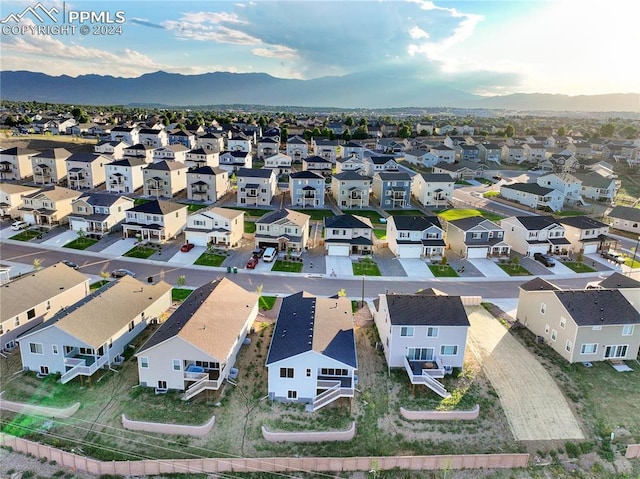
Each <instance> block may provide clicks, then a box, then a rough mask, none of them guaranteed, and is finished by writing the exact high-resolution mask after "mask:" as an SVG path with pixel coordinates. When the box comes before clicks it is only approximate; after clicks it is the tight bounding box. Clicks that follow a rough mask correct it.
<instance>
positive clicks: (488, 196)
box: [482, 191, 500, 198]
mask: <svg viewBox="0 0 640 479" xmlns="http://www.w3.org/2000/svg"><path fill="white" fill-rule="evenodd" d="M482 196H484V197H485V198H492V197H494V196H500V192H499V191H487V192H486V193H483V194H482Z"/></svg>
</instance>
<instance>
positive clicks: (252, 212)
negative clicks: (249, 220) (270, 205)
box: [228, 206, 275, 218]
mask: <svg viewBox="0 0 640 479" xmlns="http://www.w3.org/2000/svg"><path fill="white" fill-rule="evenodd" d="M228 208H229V209H232V210H240V211H244V212H245V214H246V215H247V216H253V217H255V218H260V217H262V216H264V215H266V214H267V213H273V212H274V211H275V210H262V209H259V208H241V207H240V206H228Z"/></svg>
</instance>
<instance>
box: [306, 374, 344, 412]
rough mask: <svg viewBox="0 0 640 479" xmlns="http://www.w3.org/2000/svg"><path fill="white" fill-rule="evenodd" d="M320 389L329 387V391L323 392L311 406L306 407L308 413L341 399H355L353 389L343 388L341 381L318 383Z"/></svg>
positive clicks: (314, 399)
mask: <svg viewBox="0 0 640 479" xmlns="http://www.w3.org/2000/svg"><path fill="white" fill-rule="evenodd" d="M318 387H329V389H326V390H325V391H322V392H321V393H320V394H318V395H317V396H316V397H315V398H313V402H312V403H311V404H307V405H306V406H305V411H307V412H314V411H317V410H318V409H321V408H323V407H324V406H326V405H327V404H331V403H332V402H333V401H335V400H336V399H338V398H341V397H353V388H343V387H342V386H341V384H340V381H318Z"/></svg>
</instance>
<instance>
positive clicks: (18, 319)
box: [13, 316, 20, 328]
mask: <svg viewBox="0 0 640 479" xmlns="http://www.w3.org/2000/svg"><path fill="white" fill-rule="evenodd" d="M18 326H20V316H16V319H15V320H14V321H13V327H14V328H17V327H18Z"/></svg>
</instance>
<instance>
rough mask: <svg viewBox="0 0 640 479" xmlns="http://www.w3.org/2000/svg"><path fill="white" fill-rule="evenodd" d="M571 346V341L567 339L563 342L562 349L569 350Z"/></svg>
mask: <svg viewBox="0 0 640 479" xmlns="http://www.w3.org/2000/svg"><path fill="white" fill-rule="evenodd" d="M572 347H573V343H572V342H571V341H569V340H568V339H567V342H566V343H564V349H566V350H567V351H568V352H571V348H572Z"/></svg>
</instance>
